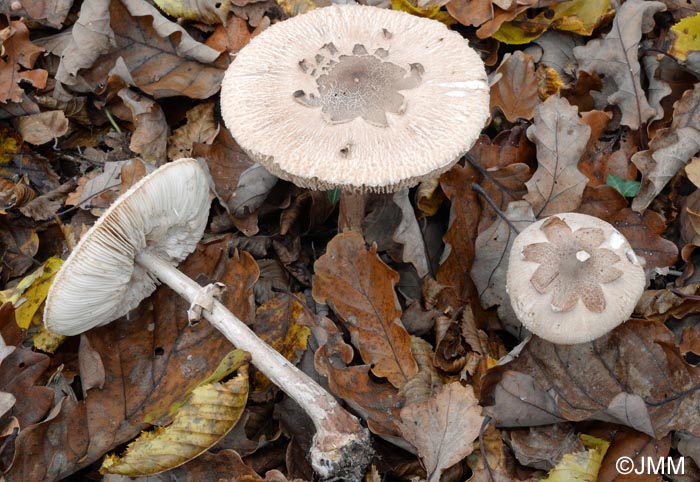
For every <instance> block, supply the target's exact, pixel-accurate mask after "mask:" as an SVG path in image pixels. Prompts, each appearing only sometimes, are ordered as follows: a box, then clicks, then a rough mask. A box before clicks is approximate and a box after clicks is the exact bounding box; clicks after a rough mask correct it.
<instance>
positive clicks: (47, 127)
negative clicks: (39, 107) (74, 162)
mask: <svg viewBox="0 0 700 482" xmlns="http://www.w3.org/2000/svg"><path fill="white" fill-rule="evenodd" d="M17 130H18V131H19V133H20V135H21V136H22V138H23V139H24V140H25V141H27V142H29V143H30V144H34V145H37V146H38V145H41V144H46V143H47V142H51V141H56V140H57V139H58V138H59V137H61V136H63V135H64V134H65V133H66V132H68V119H66V116H65V115H64V113H63V111H61V110H52V111H48V112H41V113H39V114H32V115H28V116H23V117H20V118H19V119H17Z"/></svg>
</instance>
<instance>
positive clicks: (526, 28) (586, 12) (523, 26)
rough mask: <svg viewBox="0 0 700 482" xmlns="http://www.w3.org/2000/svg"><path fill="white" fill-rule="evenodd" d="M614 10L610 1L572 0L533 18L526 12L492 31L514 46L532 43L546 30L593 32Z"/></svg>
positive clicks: (504, 41)
mask: <svg viewBox="0 0 700 482" xmlns="http://www.w3.org/2000/svg"><path fill="white" fill-rule="evenodd" d="M613 13H614V10H613V9H612V7H611V6H610V0H570V1H568V2H562V3H559V4H557V5H554V6H552V7H551V8H548V9H546V10H545V11H543V12H542V13H540V14H539V15H536V16H535V17H533V18H528V12H527V11H526V12H523V13H521V14H520V15H518V16H517V17H516V18H515V19H514V20H512V21H510V22H505V23H504V24H503V25H501V28H500V29H498V31H497V32H496V33H495V34H493V38H495V39H496V40H498V41H500V42H503V43H506V44H512V45H520V44H526V43H529V42H532V41H533V40H535V39H536V38H537V37H539V36H540V35H542V34H543V33H544V32H545V31H547V30H562V31H565V32H572V33H576V34H579V35H591V34H592V33H593V30H595V29H596V28H597V27H598V26H599V25H600V24H601V23H603V22H604V21H606V20H607V19H608V18H609V17H610V16H611V15H612V14H613Z"/></svg>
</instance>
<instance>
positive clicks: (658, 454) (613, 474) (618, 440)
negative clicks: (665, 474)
mask: <svg viewBox="0 0 700 482" xmlns="http://www.w3.org/2000/svg"><path fill="white" fill-rule="evenodd" d="M589 433H590V435H594V436H596V437H599V438H602V439H605V440H607V441H609V442H610V447H608V451H607V452H605V458H604V459H603V463H602V464H601V465H600V470H599V471H598V479H597V481H596V482H625V481H629V482H659V481H660V475H659V474H654V473H652V472H654V471H653V470H649V471H648V473H646V474H641V473H640V474H638V473H635V474H630V478H626V477H625V476H624V475H621V474H620V470H619V468H618V467H616V465H615V463H616V462H617V460H619V459H620V458H621V457H628V458H630V459H632V461H633V462H634V467H641V466H642V463H643V462H642V461H643V460H644V461H646V462H648V461H651V460H654V461H656V460H666V457H667V456H668V454H669V450H670V449H671V436H670V435H669V436H666V437H664V438H662V439H661V440H655V439H653V438H652V437H650V436H648V435H645V434H643V433H639V432H637V431H635V430H632V429H630V428H627V427H620V426H619V425H616V426H612V427H611V426H606V425H603V426H602V427H600V428H599V429H597V430H596V429H594V430H592V431H590V432H589Z"/></svg>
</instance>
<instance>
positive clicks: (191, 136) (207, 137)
mask: <svg viewBox="0 0 700 482" xmlns="http://www.w3.org/2000/svg"><path fill="white" fill-rule="evenodd" d="M218 133H219V126H218V124H217V123H216V121H215V120H214V103H213V102H204V103H201V104H197V105H195V106H194V107H193V108H191V109H190V110H188V111H187V123H186V124H185V125H183V126H182V127H178V128H177V129H175V130H174V131H173V133H172V135H171V136H170V138H168V159H170V160H171V161H173V160H175V159H179V158H181V157H191V154H192V146H194V144H195V143H198V144H211V143H212V142H214V139H215V138H216V135H217V134H218Z"/></svg>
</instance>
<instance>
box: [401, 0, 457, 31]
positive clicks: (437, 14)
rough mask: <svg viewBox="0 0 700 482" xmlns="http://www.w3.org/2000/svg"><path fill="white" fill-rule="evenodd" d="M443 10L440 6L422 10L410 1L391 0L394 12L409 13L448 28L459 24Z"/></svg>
mask: <svg viewBox="0 0 700 482" xmlns="http://www.w3.org/2000/svg"><path fill="white" fill-rule="evenodd" d="M441 8H442V7H439V6H432V7H428V8H426V9H422V8H419V7H418V6H416V5H414V4H413V3H411V1H410V0H391V9H392V10H401V11H402V12H408V13H410V14H411V15H415V16H417V17H425V18H431V19H433V20H437V21H438V22H442V23H444V24H445V25H448V26H449V25H454V24H455V23H457V20H455V19H454V18H452V16H451V15H450V14H449V13H447V12H446V11H444V10H441Z"/></svg>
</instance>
